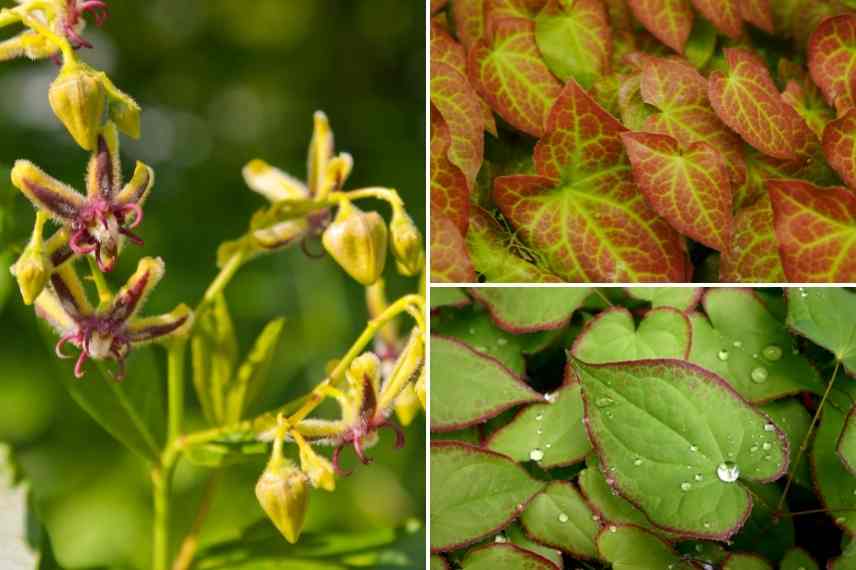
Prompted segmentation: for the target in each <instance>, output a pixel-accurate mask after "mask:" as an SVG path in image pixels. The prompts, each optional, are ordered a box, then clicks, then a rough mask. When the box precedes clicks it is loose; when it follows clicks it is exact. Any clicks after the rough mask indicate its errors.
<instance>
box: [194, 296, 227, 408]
mask: <svg viewBox="0 0 856 570" xmlns="http://www.w3.org/2000/svg"><path fill="white" fill-rule="evenodd" d="M191 354H192V356H191V358H192V364H193V386H194V388H195V389H196V397H197V398H198V399H199V403H200V405H201V406H202V411H203V413H204V414H205V417H206V418H207V419H208V421H209V422H210V423H211V424H213V425H222V424H223V423H225V415H226V411H225V406H226V403H225V400H224V397H225V391H226V386H227V385H228V384H229V382H230V381H231V380H232V374H233V372H234V370H235V363H236V362H237V360H238V339H237V338H236V336H235V327H234V326H233V325H232V317H231V316H230V315H229V307H228V305H227V304H226V298H225V296H223V295H222V294H220V295H217V297H216V298H215V299H214V303H212V304H211V305H208V306H207V307H206V308H205V309H203V310H202V311H200V312H199V313H198V314H197V316H196V325H195V327H194V330H193V337H192V338H191Z"/></svg>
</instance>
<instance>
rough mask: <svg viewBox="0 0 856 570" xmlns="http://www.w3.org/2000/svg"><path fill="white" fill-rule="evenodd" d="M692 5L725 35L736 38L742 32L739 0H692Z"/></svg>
mask: <svg viewBox="0 0 856 570" xmlns="http://www.w3.org/2000/svg"><path fill="white" fill-rule="evenodd" d="M693 5H694V6H695V7H696V9H697V10H698V11H699V12H701V14H702V15H703V16H704V17H705V18H707V19H708V20H710V21H711V22H712V23H713V25H714V26H716V27H717V29H718V30H719V31H720V32H722V33H723V34H725V35H726V36H728V37H730V38H732V39H737V38H739V37H740V35H741V34H742V33H743V14H742V13H741V11H740V0H693Z"/></svg>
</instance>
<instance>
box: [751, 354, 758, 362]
mask: <svg viewBox="0 0 856 570" xmlns="http://www.w3.org/2000/svg"><path fill="white" fill-rule="evenodd" d="M752 358H754V359H755V360H758V353H757V352H756V353H755V354H753V355H752Z"/></svg>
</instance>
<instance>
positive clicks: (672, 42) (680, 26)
mask: <svg viewBox="0 0 856 570" xmlns="http://www.w3.org/2000/svg"><path fill="white" fill-rule="evenodd" d="M628 4H629V5H630V9H631V10H633V15H634V16H636V18H637V19H638V20H639V21H640V22H641V23H642V25H643V26H645V28H647V30H648V31H649V32H651V33H652V34H654V37H656V38H657V39H658V40H660V41H661V42H663V43H664V44H666V45H667V46H669V47H670V48H672V49H673V50H675V51H676V52H678V53H683V52H684V45H685V44H686V43H687V38H689V37H690V32H691V31H692V28H693V11H692V8H690V5H689V2H688V1H687V0H628Z"/></svg>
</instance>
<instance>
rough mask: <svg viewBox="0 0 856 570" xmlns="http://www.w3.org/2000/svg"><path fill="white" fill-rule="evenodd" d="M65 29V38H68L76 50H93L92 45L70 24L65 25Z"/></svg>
mask: <svg viewBox="0 0 856 570" xmlns="http://www.w3.org/2000/svg"><path fill="white" fill-rule="evenodd" d="M63 28H64V30H65V37H67V38H68V40H69V41H70V42H71V43H72V45H73V46H74V47H75V48H92V44H91V43H89V42H88V41H86V40H85V39H83V38H82V37H81V36H80V34H78V33H77V32H76V31H75V30H74V28H73V27H71V26H70V25H69V24H65V25H64V26H63Z"/></svg>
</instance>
